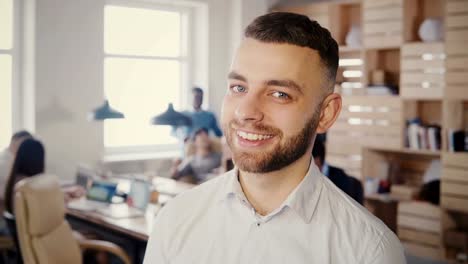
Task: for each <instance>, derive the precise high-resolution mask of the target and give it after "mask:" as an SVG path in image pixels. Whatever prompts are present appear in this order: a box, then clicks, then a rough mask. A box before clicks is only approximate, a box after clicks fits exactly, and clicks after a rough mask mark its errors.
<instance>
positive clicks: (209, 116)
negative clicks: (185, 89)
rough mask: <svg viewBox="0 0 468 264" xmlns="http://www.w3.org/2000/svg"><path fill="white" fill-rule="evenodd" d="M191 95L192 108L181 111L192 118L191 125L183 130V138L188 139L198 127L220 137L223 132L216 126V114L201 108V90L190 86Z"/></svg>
mask: <svg viewBox="0 0 468 264" xmlns="http://www.w3.org/2000/svg"><path fill="white" fill-rule="evenodd" d="M192 96H193V99H192V106H193V109H192V110H191V111H184V112H183V114H184V115H187V116H188V117H190V119H191V120H192V125H191V126H190V127H187V128H186V131H185V132H184V140H187V139H189V138H190V135H191V134H193V132H195V131H196V130H198V129H200V128H205V129H206V130H207V131H208V134H213V135H215V136H216V137H221V136H222V135H223V132H222V131H221V129H220V128H219V126H218V121H217V119H216V116H215V115H214V114H213V113H212V112H210V111H207V110H203V109H202V107H201V106H202V104H203V90H202V89H201V88H199V87H194V88H192Z"/></svg>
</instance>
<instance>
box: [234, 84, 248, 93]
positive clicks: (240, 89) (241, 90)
mask: <svg viewBox="0 0 468 264" xmlns="http://www.w3.org/2000/svg"><path fill="white" fill-rule="evenodd" d="M231 89H232V90H233V91H234V92H235V93H245V91H246V90H247V89H245V87H244V86H240V85H234V86H232V87H231Z"/></svg>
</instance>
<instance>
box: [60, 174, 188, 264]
mask: <svg viewBox="0 0 468 264" xmlns="http://www.w3.org/2000/svg"><path fill="white" fill-rule="evenodd" d="M117 181H129V178H128V177H122V178H117ZM153 184H154V186H155V189H156V190H157V191H158V192H160V193H161V194H160V198H162V199H164V200H167V199H170V197H173V196H175V195H177V194H179V193H181V192H183V191H185V190H187V189H190V188H192V187H193V186H194V185H192V184H189V183H183V182H176V181H174V180H172V179H168V178H162V177H155V178H154V179H153ZM164 197H166V198H164ZM167 197H169V198H167ZM160 208H161V205H160V204H150V205H148V208H147V210H146V213H145V215H144V216H140V217H133V218H120V219H116V218H112V217H108V216H105V215H102V214H100V213H97V212H93V211H80V210H73V209H67V220H68V221H69V223H70V225H71V226H72V228H73V229H76V230H82V231H88V232H91V233H93V234H96V235H97V236H98V237H99V238H101V239H103V240H107V241H111V242H113V243H116V244H117V245H119V246H121V247H122V248H123V249H124V250H125V251H126V252H127V253H128V254H129V256H130V258H131V259H132V261H133V263H142V262H143V257H144V254H145V249H146V243H147V241H148V238H149V235H150V234H151V230H152V228H153V221H154V218H155V215H156V213H157V212H158V211H159V209H160Z"/></svg>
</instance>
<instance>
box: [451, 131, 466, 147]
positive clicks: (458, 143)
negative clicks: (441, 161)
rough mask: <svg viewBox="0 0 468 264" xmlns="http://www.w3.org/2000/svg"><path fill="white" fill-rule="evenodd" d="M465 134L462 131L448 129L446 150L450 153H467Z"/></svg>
mask: <svg viewBox="0 0 468 264" xmlns="http://www.w3.org/2000/svg"><path fill="white" fill-rule="evenodd" d="M466 134H467V133H465V131H464V130H457V129H449V132H448V150H449V151H451V152H458V151H467V150H468V148H466V142H465V141H466Z"/></svg>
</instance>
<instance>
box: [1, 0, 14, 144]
mask: <svg viewBox="0 0 468 264" xmlns="http://www.w3.org/2000/svg"><path fill="white" fill-rule="evenodd" d="M12 54H13V0H0V151H1V150H3V149H4V148H5V147H6V146H7V145H8V143H9V142H10V137H11V133H12V110H11V108H12V104H11V101H12V96H11V92H12V78H13V72H12V65H13V55H12Z"/></svg>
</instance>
